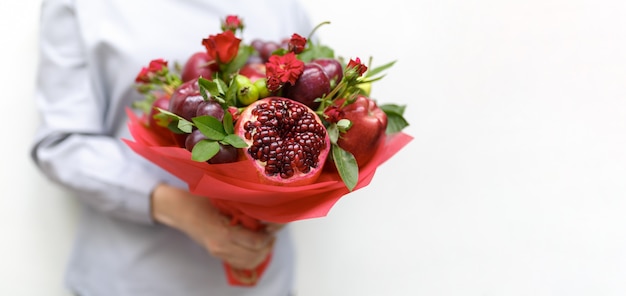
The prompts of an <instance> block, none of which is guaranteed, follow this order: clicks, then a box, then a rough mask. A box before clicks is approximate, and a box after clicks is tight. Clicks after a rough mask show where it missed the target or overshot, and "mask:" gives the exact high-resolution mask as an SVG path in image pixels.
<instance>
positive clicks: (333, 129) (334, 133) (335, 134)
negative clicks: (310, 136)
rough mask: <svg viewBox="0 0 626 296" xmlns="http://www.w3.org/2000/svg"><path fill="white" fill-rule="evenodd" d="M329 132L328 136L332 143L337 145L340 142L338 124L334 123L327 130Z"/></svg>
mask: <svg viewBox="0 0 626 296" xmlns="http://www.w3.org/2000/svg"><path fill="white" fill-rule="evenodd" d="M326 131H327V132H328V136H329V137H330V142H331V143H333V144H337V140H339V129H338V128H337V124H336V123H333V124H331V125H329V126H328V127H327V128H326Z"/></svg>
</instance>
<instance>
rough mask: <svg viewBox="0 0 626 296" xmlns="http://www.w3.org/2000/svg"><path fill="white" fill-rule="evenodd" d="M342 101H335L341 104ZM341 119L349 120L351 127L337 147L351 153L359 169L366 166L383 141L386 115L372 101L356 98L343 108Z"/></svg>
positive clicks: (340, 138) (341, 137)
mask: <svg viewBox="0 0 626 296" xmlns="http://www.w3.org/2000/svg"><path fill="white" fill-rule="evenodd" d="M342 101H343V100H337V101H336V103H337V104H341V103H342ZM342 111H343V113H344V116H343V118H345V119H348V120H350V122H352V126H351V127H350V129H348V130H347V131H346V132H345V133H342V134H341V135H340V136H339V139H338V140H337V145H339V147H341V148H343V149H344V150H346V151H348V152H350V153H352V155H354V158H355V159H356V162H357V164H358V166H359V167H362V166H364V165H365V164H367V163H368V162H369V161H370V160H371V159H372V157H373V156H374V153H375V152H376V148H378V145H379V144H380V141H382V140H384V139H385V137H384V136H385V130H386V129H387V114H385V112H384V111H383V110H382V109H380V108H379V107H378V105H377V104H376V102H374V100H372V99H370V98H368V97H365V96H358V97H357V99H356V100H355V101H354V102H353V103H351V104H348V105H346V106H345V107H343V109H342Z"/></svg>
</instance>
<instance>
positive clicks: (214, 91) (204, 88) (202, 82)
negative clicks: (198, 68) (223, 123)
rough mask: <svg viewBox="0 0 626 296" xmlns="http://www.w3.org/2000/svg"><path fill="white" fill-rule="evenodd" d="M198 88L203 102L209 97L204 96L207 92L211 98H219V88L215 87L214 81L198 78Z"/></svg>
mask: <svg viewBox="0 0 626 296" xmlns="http://www.w3.org/2000/svg"><path fill="white" fill-rule="evenodd" d="M198 87H199V88H200V94H202V97H203V98H204V100H205V101H206V100H209V96H208V95H207V94H206V93H207V92H208V93H209V94H210V95H211V96H212V97H219V96H220V92H219V88H218V86H217V83H216V82H214V81H211V80H208V79H205V78H203V77H200V78H199V79H198Z"/></svg>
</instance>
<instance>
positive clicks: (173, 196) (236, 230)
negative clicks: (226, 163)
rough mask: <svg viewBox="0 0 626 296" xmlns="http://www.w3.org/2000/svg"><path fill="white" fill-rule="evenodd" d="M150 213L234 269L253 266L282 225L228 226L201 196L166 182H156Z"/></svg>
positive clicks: (221, 216) (269, 246)
mask: <svg viewBox="0 0 626 296" xmlns="http://www.w3.org/2000/svg"><path fill="white" fill-rule="evenodd" d="M152 214H153V217H154V219H155V220H156V221H158V222H160V223H162V224H165V225H168V226H170V227H173V228H176V229H178V230H180V231H182V232H184V233H186V234H187V235H188V236H189V237H191V238H192V239H193V240H195V241H196V242H198V243H199V244H201V245H202V246H204V248H206V249H207V250H208V251H209V253H211V254H212V255H213V256H215V257H217V258H220V259H221V260H223V261H224V262H226V263H228V264H229V265H230V266H231V267H233V268H237V269H253V268H255V267H257V266H258V265H259V264H261V262H263V260H264V259H265V258H267V256H268V254H269V252H270V251H271V250H272V247H273V245H274V240H275V236H274V234H275V233H276V231H278V230H279V229H280V228H281V227H282V226H283V225H282V224H274V223H271V224H268V225H267V227H266V230H261V231H256V232H255V231H251V230H248V229H245V228H243V227H241V226H238V225H234V226H233V225H230V221H229V219H228V217H226V216H224V215H222V214H221V213H220V211H219V210H218V209H217V208H215V207H214V206H213V205H212V204H211V202H210V201H209V200H208V199H207V198H204V197H201V196H195V195H193V194H191V193H189V192H188V191H186V190H183V189H180V188H176V187H173V186H170V185H166V184H161V185H158V186H157V187H156V188H155V190H154V191H153V193H152Z"/></svg>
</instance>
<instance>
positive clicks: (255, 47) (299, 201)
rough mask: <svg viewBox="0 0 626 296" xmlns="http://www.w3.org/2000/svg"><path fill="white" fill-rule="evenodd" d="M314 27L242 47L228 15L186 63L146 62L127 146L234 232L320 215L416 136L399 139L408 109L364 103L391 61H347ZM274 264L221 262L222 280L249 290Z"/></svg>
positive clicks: (238, 24) (236, 24)
mask: <svg viewBox="0 0 626 296" xmlns="http://www.w3.org/2000/svg"><path fill="white" fill-rule="evenodd" d="M323 24H326V23H323ZM321 25H322V24H321ZM321 25H320V26H321ZM320 26H317V27H316V28H315V29H314V30H313V32H311V35H309V36H308V37H307V38H305V37H303V36H300V35H298V34H293V35H292V36H290V37H288V38H285V39H284V40H281V41H273V40H262V39H255V40H253V41H252V42H250V43H244V42H243V40H242V39H240V38H239V37H238V34H240V33H241V32H242V31H243V29H244V23H243V21H242V19H240V18H239V17H238V16H236V15H230V16H227V17H226V18H225V19H224V20H222V23H221V32H220V33H218V34H215V35H209V36H208V37H207V38H204V39H202V42H201V44H202V46H203V47H204V50H200V51H197V52H194V53H192V54H191V55H190V56H189V58H188V60H187V61H185V63H184V64H182V65H179V64H175V65H173V66H172V67H170V64H169V63H168V61H167V60H165V59H153V60H151V61H150V63H149V65H148V66H146V67H143V68H142V69H141V70H140V72H139V74H138V75H137V77H136V79H135V83H136V86H137V90H138V92H140V93H141V94H143V96H144V99H143V100H141V101H138V102H135V103H134V104H133V106H132V107H133V108H130V107H129V108H127V113H128V116H129V121H128V127H129V130H130V132H131V135H132V138H133V139H132V140H130V139H124V141H125V143H126V144H127V145H128V146H130V148H131V149H133V150H134V151H135V152H136V153H138V154H139V155H141V156H143V157H145V158H146V159H148V160H149V161H151V162H153V163H155V164H156V165H158V166H160V167H162V168H163V169H165V170H167V171H168V172H170V173H171V174H173V175H175V176H176V177H178V178H180V179H181V180H183V181H185V182H186V183H187V184H188V187H189V190H190V191H191V192H192V193H194V194H197V195H200V196H205V197H207V198H209V199H210V200H211V201H212V203H213V204H214V205H215V206H216V207H217V208H219V209H220V210H221V211H222V212H223V213H224V214H225V215H227V216H228V217H230V219H231V222H232V223H233V224H241V225H243V226H244V227H247V228H249V229H253V230H260V229H262V228H263V225H264V222H277V223H287V222H292V221H297V220H302V219H309V218H317V217H323V216H325V215H326V214H327V213H328V211H329V210H330V209H331V208H332V206H333V205H334V204H335V203H336V202H337V201H338V200H339V199H340V198H341V197H343V196H345V195H346V194H349V193H350V192H353V191H355V190H358V189H360V188H363V187H365V186H367V185H368V184H369V183H370V182H371V180H372V178H373V177H374V173H375V172H376V169H377V168H378V166H380V165H381V164H382V163H384V162H385V161H386V160H388V159H389V158H390V157H392V156H393V155H394V154H395V153H397V152H398V151H399V150H400V149H402V148H403V147H404V146H405V145H407V144H408V143H409V142H410V141H411V140H412V139H413V138H412V137H411V136H409V135H408V134H405V133H403V132H402V130H403V129H404V128H405V127H406V126H408V122H407V121H406V120H405V118H404V117H403V113H404V110H405V106H401V105H396V104H378V103H377V102H376V101H375V100H374V99H373V98H371V97H370V89H371V84H372V83H373V82H375V81H377V80H379V79H381V78H382V77H384V75H382V73H383V71H385V70H386V69H388V68H390V67H391V66H392V65H393V64H394V62H391V63H387V64H384V65H382V66H378V67H372V65H371V61H372V60H371V58H370V61H369V64H368V65H365V64H364V63H363V62H362V61H361V60H360V58H355V59H349V60H348V61H347V62H346V60H344V59H343V58H342V57H338V56H335V53H334V51H333V50H332V48H330V47H328V46H324V45H322V44H317V43H315V42H313V40H312V39H311V36H312V34H313V33H314V32H315V31H316V30H317V29H318V28H319V27H320ZM270 260H271V254H270V256H268V258H267V259H266V260H265V261H264V262H263V263H262V264H261V265H260V266H258V267H257V268H255V269H254V270H236V269H234V268H231V267H230V266H228V265H227V264H224V267H225V272H226V274H227V278H228V281H229V283H230V284H231V285H237V286H252V285H255V284H256V282H257V281H258V279H259V278H260V277H261V276H262V275H263V272H264V270H265V268H266V267H267V264H268V263H269V261H270Z"/></svg>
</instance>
